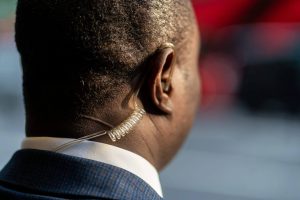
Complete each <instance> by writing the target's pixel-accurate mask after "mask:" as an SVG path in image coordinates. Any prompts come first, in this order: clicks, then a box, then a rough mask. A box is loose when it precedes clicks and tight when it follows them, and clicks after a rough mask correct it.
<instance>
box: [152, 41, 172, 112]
mask: <svg viewBox="0 0 300 200" xmlns="http://www.w3.org/2000/svg"><path fill="white" fill-rule="evenodd" d="M151 63H152V66H151V68H152V70H151V76H150V77H151V78H150V81H149V82H150V88H149V89H150V90H149V91H151V100H152V102H153V104H154V106H156V108H157V109H159V110H160V111H162V112H165V113H167V114H171V113H172V112H173V102H172V98H171V94H172V90H173V85H172V82H171V80H172V74H173V71H174V69H175V64H176V62H175V52H174V48H172V47H166V48H163V49H161V50H159V52H157V53H156V54H155V55H154V57H153V59H152V62H151Z"/></svg>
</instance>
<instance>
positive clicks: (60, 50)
mask: <svg viewBox="0 0 300 200" xmlns="http://www.w3.org/2000/svg"><path fill="white" fill-rule="evenodd" d="M198 40H199V38H198V32H197V27H196V25H195V20H194V15H193V11H192V7H191V3H190V2H189V1H188V0H20V1H19V2H18V9H17V19H16V43H17V47H18V50H19V52H20V54H21V60H22V65H23V88H24V97H25V107H26V120H27V122H26V127H27V128H26V129H27V130H26V132H27V135H28V136H38V135H47V136H58V137H78V136H82V135H84V134H88V133H90V131H93V130H92V128H91V126H92V125H91V126H90V124H88V123H85V121H84V120H82V119H81V118H80V116H82V115H90V116H94V117H97V118H101V119H104V120H106V121H109V122H111V123H112V124H116V123H118V122H120V120H121V119H122V118H123V119H124V117H126V116H127V115H128V113H130V110H128V106H127V105H128V101H129V99H130V98H129V97H130V95H131V94H132V92H135V90H136V88H137V85H139V86H141V90H140V94H139V101H140V102H139V103H140V104H141V105H143V107H144V108H145V109H146V111H147V117H145V119H143V121H142V122H141V123H140V125H139V126H138V127H137V128H136V130H135V132H136V134H133V136H128V137H127V138H126V139H125V140H124V142H123V143H122V142H120V144H119V146H122V147H124V148H128V149H130V147H129V146H141V145H142V144H145V143H148V144H151V145H152V146H151V147H150V149H151V151H157V152H154V153H153V152H152V153H153V154H155V156H153V157H157V156H158V155H156V154H158V152H159V153H160V154H161V155H162V156H161V158H155V161H153V162H156V163H155V165H157V167H158V168H161V167H162V166H164V165H165V164H166V163H167V162H168V161H169V159H170V158H171V157H172V155H173V154H174V153H175V152H176V150H177V149H178V148H179V146H180V144H181V143H182V141H183V138H184V137H185V135H186V133H187V132H188V130H189V128H190V126H191V123H192V120H193V118H194V115H195V112H196V106H197V103H198V100H197V99H198V96H199V94H198V91H199V86H198V85H199V82H198V76H197V75H198V73H197V56H198V48H199V44H198ZM166 43H172V44H173V45H174V48H172V47H166V48H161V47H163V46H164V45H165V44H166ZM175 60H176V62H173V61H175ZM171 72H173V73H171ZM140 77H143V79H142V78H140ZM142 80H143V81H142ZM168 80H171V82H170V87H169V89H164V88H165V85H166V82H168ZM141 81H142V82H141ZM87 124H88V125H87ZM148 132H149V133H148ZM146 133H147V134H148V135H147V134H146ZM130 137H132V140H135V139H136V140H135V141H130V140H131V139H130ZM135 137H136V138H135ZM134 138H135V139H134ZM143 140H145V141H147V142H145V141H143ZM137 141H139V142H137ZM136 151H138V150H136ZM138 153H140V154H143V153H142V152H138ZM157 160H159V161H157ZM157 163H158V164H157Z"/></svg>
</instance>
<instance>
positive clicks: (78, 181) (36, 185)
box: [0, 150, 162, 200]
mask: <svg viewBox="0 0 300 200" xmlns="http://www.w3.org/2000/svg"><path fill="white" fill-rule="evenodd" d="M129 162H130V161H129ZM0 199H1V200H11V199H22V200H27V199H32V200H35V199H42V200H46V199H47V200H48V199H124V200H125V199H126V200H127V199H130V200H131V199H132V200H162V198H161V197H160V196H159V195H158V194H157V193H156V192H155V191H154V190H153V189H152V188H151V187H150V186H149V185H148V184H147V183H145V182H144V181H143V180H142V179H140V178H139V177H137V176H135V175H134V174H131V173H130V172H127V171H125V170H123V169H120V168H117V167H114V166H111V165H108V164H104V163H101V162H96V161H93V160H87V159H83V158H77V157H73V156H68V155H63V154H57V153H53V152H48V151H41V150H20V151H18V152H16V153H15V154H14V156H13V157H12V159H11V160H10V161H9V163H8V164H7V165H6V166H5V167H4V169H3V170H2V171H1V172H0Z"/></svg>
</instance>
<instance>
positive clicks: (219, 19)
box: [193, 0, 300, 37]
mask: <svg viewBox="0 0 300 200" xmlns="http://www.w3.org/2000/svg"><path fill="white" fill-rule="evenodd" d="M193 4H194V8H195V12H196V16H197V20H198V23H199V26H200V28H201V32H202V35H203V36H204V37H210V36H213V33H215V32H216V31H218V30H219V29H222V28H224V27H227V26H230V25H236V24H249V23H261V22H268V23H270V22H273V23H278V22H280V23H294V22H300V1H299V0H226V1H221V0H194V1H193Z"/></svg>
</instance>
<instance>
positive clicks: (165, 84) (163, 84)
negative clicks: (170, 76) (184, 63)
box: [161, 82, 170, 92]
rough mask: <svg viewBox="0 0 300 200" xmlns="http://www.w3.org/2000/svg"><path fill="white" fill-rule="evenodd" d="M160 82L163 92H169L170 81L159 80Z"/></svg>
mask: <svg viewBox="0 0 300 200" xmlns="http://www.w3.org/2000/svg"><path fill="white" fill-rule="evenodd" d="M161 84H162V87H163V91H164V92H169V91H170V83H166V82H161Z"/></svg>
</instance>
